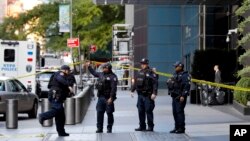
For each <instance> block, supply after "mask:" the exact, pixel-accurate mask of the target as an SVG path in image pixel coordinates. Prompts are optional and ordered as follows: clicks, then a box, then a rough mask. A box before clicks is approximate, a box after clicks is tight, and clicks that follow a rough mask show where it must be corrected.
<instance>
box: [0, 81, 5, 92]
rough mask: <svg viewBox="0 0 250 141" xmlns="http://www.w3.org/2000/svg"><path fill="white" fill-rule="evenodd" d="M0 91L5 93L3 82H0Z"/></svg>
mask: <svg viewBox="0 0 250 141" xmlns="http://www.w3.org/2000/svg"><path fill="white" fill-rule="evenodd" d="M0 91H5V84H4V81H0Z"/></svg>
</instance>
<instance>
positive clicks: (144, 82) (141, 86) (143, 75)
mask: <svg viewBox="0 0 250 141" xmlns="http://www.w3.org/2000/svg"><path fill="white" fill-rule="evenodd" d="M151 73H152V70H151V69H146V70H144V71H139V73H138V75H137V79H136V86H137V90H139V91H141V92H142V93H147V94H152V92H153V80H152V78H150V75H151Z"/></svg>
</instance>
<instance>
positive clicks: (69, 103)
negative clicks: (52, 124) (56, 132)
mask: <svg viewBox="0 0 250 141" xmlns="http://www.w3.org/2000/svg"><path fill="white" fill-rule="evenodd" d="M64 104H65V124H70V125H73V124H75V98H67V99H66V101H65V103H64Z"/></svg>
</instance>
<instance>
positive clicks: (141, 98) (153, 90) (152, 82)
mask: <svg viewBox="0 0 250 141" xmlns="http://www.w3.org/2000/svg"><path fill="white" fill-rule="evenodd" d="M140 63H141V70H140V71H139V72H138V74H137V75H136V76H135V82H134V84H133V86H132V89H131V92H132V93H131V95H132V96H133V93H134V91H135V90H136V91H137V93H138V99H137V108H138V114H139V127H138V128H136V129H135V131H154V115H153V110H154V107H155V98H156V95H157V89H158V88H157V86H158V81H157V78H156V74H155V73H154V72H153V71H152V69H150V67H149V65H148V64H149V60H148V59H146V58H143V59H142V60H141V61H140ZM146 117H147V123H148V128H147V129H146V123H145V120H146Z"/></svg>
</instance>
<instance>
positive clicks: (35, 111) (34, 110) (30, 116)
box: [28, 101, 38, 118]
mask: <svg viewBox="0 0 250 141" xmlns="http://www.w3.org/2000/svg"><path fill="white" fill-rule="evenodd" d="M37 109H38V103H37V102H36V101H35V102H34V105H33V108H32V110H31V111H30V112H29V113H28V115H29V118H36V115H37Z"/></svg>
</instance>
